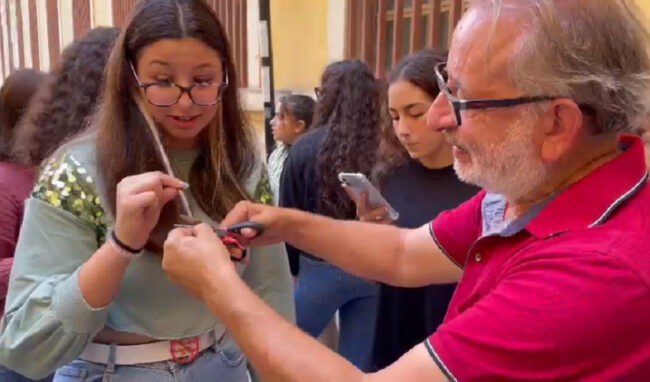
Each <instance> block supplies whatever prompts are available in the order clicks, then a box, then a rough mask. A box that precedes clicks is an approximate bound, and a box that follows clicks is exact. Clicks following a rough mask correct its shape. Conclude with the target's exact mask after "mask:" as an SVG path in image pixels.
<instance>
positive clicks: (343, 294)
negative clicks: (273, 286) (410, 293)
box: [295, 256, 379, 371]
mask: <svg viewBox="0 0 650 382" xmlns="http://www.w3.org/2000/svg"><path fill="white" fill-rule="evenodd" d="M378 296H379V285H377V284H373V283H370V282H368V281H365V280H363V279H360V278H358V277H355V276H352V275H350V274H348V273H345V272H344V271H342V270H341V269H339V268H337V267H335V266H334V265H331V264H329V263H326V262H320V261H315V260H310V259H308V258H306V257H304V256H301V257H300V274H299V276H298V284H297V285H296V291H295V301H296V321H297V324H298V326H299V327H300V329H302V330H303V331H305V332H307V333H309V334H310V335H311V336H313V337H318V336H319V335H320V334H321V333H322V332H323V330H324V329H325V327H326V326H327V324H328V323H329V322H330V320H331V319H332V317H334V314H336V311H337V310H338V311H339V319H340V325H341V328H340V332H339V333H340V334H339V354H341V356H343V357H344V358H345V359H347V360H348V361H350V362H351V363H352V364H353V365H355V366H356V367H358V368H359V369H361V370H363V371H370V369H371V351H372V342H373V336H374V334H375V322H376V317H375V316H376V314H377V302H378V298H379V297H378Z"/></svg>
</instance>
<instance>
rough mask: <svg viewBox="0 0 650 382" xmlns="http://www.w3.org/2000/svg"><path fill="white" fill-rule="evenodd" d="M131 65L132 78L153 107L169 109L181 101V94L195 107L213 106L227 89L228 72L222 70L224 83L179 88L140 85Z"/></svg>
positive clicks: (163, 85)
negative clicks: (187, 95) (133, 77)
mask: <svg viewBox="0 0 650 382" xmlns="http://www.w3.org/2000/svg"><path fill="white" fill-rule="evenodd" d="M129 64H130V65H131V71H133V76H135V80H136V81H137V82H138V86H139V87H140V88H142V89H143V90H144V94H145V97H146V98H147V102H149V103H150V104H152V105H154V106H159V107H169V106H173V105H175V104H177V103H178V100H180V99H181V97H182V96H183V93H187V94H189V96H190V99H191V100H192V103H194V104H195V105H197V106H214V105H216V104H218V103H219V102H220V101H221V99H222V97H223V93H224V92H225V91H226V89H227V88H228V72H227V71H226V70H224V78H225V80H224V82H221V83H218V84H214V83H211V82H209V83H205V84H203V83H195V84H193V85H192V86H187V87H186V86H181V85H178V84H175V83H173V82H152V83H146V84H144V83H142V82H141V81H140V77H138V74H137V73H136V71H135V67H134V66H133V63H132V62H129Z"/></svg>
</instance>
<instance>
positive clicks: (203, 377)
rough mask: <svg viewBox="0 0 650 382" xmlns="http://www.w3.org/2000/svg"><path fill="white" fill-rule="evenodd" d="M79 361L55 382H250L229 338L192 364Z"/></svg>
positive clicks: (63, 369)
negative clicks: (126, 363)
mask: <svg viewBox="0 0 650 382" xmlns="http://www.w3.org/2000/svg"><path fill="white" fill-rule="evenodd" d="M107 362H108V364H98V363H92V362H88V361H84V360H76V361H73V362H72V363H71V364H69V365H66V366H63V367H61V368H59V369H58V370H57V371H56V374H55V375H54V382H82V381H83V382H100V381H101V382H203V381H220V382H221V381H223V382H247V381H248V371H247V369H246V359H245V358H244V355H243V354H242V352H241V351H240V350H239V347H237V345H236V344H235V342H234V341H233V340H232V339H231V338H230V336H229V335H226V336H225V337H224V338H223V339H222V340H221V341H220V342H219V343H217V344H215V345H214V346H212V347H210V348H208V349H206V350H204V351H203V352H202V353H201V354H199V356H198V357H197V358H196V359H195V360H194V361H193V362H192V363H190V364H186V365H183V364H180V363H176V362H173V361H163V362H155V363H147V364H138V365H124V366H122V365H114V364H112V363H111V362H110V361H108V360H107Z"/></svg>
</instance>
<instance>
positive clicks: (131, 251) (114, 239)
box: [111, 230, 144, 255]
mask: <svg viewBox="0 0 650 382" xmlns="http://www.w3.org/2000/svg"><path fill="white" fill-rule="evenodd" d="M111 239H113V241H114V242H115V244H117V246H118V247H120V248H122V249H123V250H125V251H126V252H129V253H132V254H134V255H137V254H139V253H140V252H142V250H143V249H144V247H142V248H140V249H134V248H131V247H129V246H128V245H126V244H124V243H122V242H121V241H120V239H118V238H117V235H116V234H115V231H113V230H111Z"/></svg>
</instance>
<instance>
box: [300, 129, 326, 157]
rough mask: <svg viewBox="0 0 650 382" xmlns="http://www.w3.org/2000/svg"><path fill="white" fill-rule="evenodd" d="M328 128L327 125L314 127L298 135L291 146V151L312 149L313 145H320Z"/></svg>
mask: <svg viewBox="0 0 650 382" xmlns="http://www.w3.org/2000/svg"><path fill="white" fill-rule="evenodd" d="M328 132H329V129H328V128H327V127H314V128H312V129H310V130H309V131H308V132H307V133H305V135H303V136H302V137H300V138H299V139H298V141H297V142H296V144H295V145H293V147H292V148H291V152H293V151H302V150H312V149H313V148H314V147H320V145H321V144H322V142H323V140H324V139H325V137H327V134H328Z"/></svg>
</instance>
